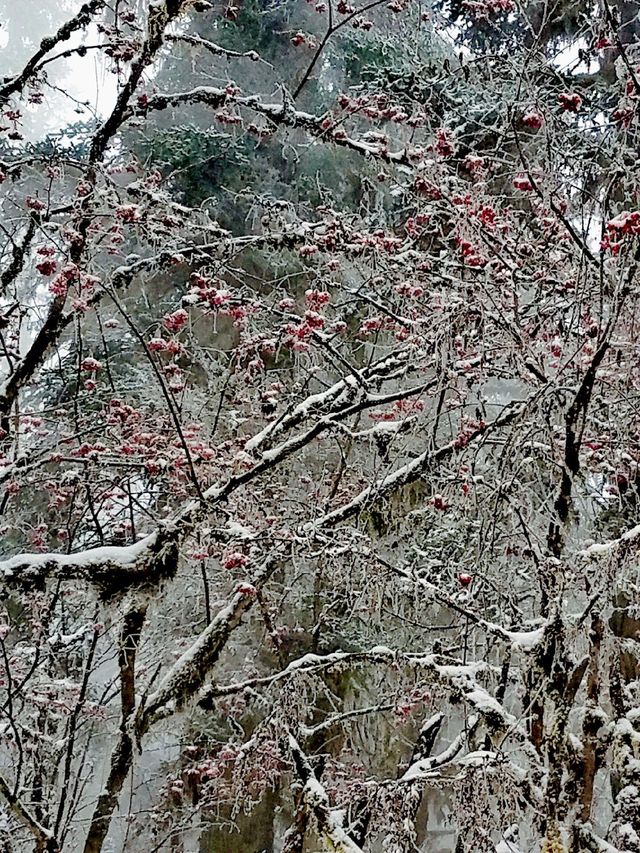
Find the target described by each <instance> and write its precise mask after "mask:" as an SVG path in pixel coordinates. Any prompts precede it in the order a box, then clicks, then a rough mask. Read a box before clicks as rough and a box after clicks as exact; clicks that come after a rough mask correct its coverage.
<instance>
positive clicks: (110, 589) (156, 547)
mask: <svg viewBox="0 0 640 853" xmlns="http://www.w3.org/2000/svg"><path fill="white" fill-rule="evenodd" d="M177 559H178V551H177V544H176V541H175V530H173V529H172V528H164V529H161V530H158V531H155V532H154V533H151V534H149V536H145V537H144V538H143V539H139V540H138V541H137V542H135V543H134V544H133V545H125V546H116V545H106V546H103V547H100V548H89V549H88V550H86V551H80V552H78V553H76V554H52V553H45V554H16V556H15V557H10V558H9V559H8V560H3V561H2V562H0V578H2V580H3V581H4V582H5V583H8V584H10V583H18V584H20V585H22V586H26V587H41V586H42V585H43V583H44V581H45V580H46V579H47V578H56V579H57V580H63V581H69V580H82V581H87V582H89V583H92V584H95V585H96V587H98V589H100V590H101V591H102V593H103V594H104V595H105V597H108V596H109V595H112V594H114V593H116V592H118V591H120V590H124V589H126V588H127V587H128V586H133V585H139V584H143V583H145V582H147V581H151V580H153V581H154V582H155V583H157V582H158V580H159V579H161V578H167V577H171V576H172V575H173V574H175V571H176V568H177Z"/></svg>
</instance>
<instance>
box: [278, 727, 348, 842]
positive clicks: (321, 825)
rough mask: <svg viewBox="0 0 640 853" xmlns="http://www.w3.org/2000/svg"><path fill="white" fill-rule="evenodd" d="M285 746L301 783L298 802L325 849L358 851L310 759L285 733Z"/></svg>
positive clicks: (296, 742) (294, 740) (292, 738)
mask: <svg viewBox="0 0 640 853" xmlns="http://www.w3.org/2000/svg"><path fill="white" fill-rule="evenodd" d="M289 749H290V750H291V755H292V757H293V762H294V764H295V767H296V771H297V774H298V776H299V777H300V780H301V782H302V784H303V789H302V802H303V803H304V805H305V806H306V808H307V809H309V811H310V812H311V813H312V814H313V816H314V818H315V820H316V823H317V826H318V832H319V833H320V836H321V838H322V840H323V842H324V845H325V847H326V849H327V850H328V851H332V853H362V849H361V848H360V847H358V845H357V844H356V843H355V841H353V839H352V838H350V837H349V835H347V833H346V832H345V830H344V828H343V826H342V819H341V816H340V814H338V813H337V812H335V811H332V810H331V805H330V802H329V795H328V794H327V792H326V790H325V789H324V787H323V786H322V785H321V784H320V782H318V779H317V777H316V774H315V773H314V772H313V767H312V766H311V762H310V761H309V759H308V758H307V756H306V755H305V753H304V752H303V751H302V749H301V747H300V744H299V743H298V741H297V740H296V739H295V738H294V736H293V735H292V734H289Z"/></svg>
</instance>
